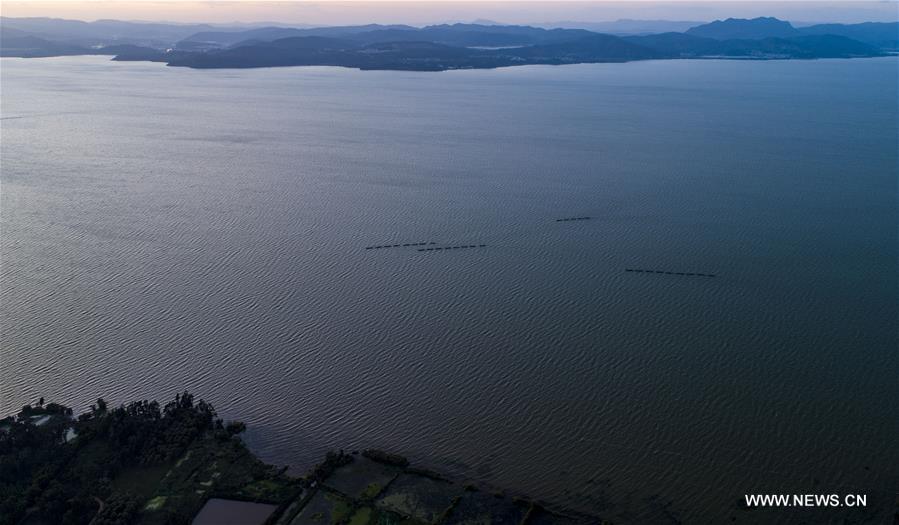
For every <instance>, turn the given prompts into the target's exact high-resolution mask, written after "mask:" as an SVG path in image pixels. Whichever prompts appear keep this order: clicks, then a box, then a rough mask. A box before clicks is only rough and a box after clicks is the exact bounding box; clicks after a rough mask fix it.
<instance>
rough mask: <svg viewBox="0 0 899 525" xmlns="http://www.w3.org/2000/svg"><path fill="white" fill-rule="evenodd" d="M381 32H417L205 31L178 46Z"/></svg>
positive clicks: (346, 28)
mask: <svg viewBox="0 0 899 525" xmlns="http://www.w3.org/2000/svg"><path fill="white" fill-rule="evenodd" d="M379 30H415V28H413V27H411V26H405V25H380V24H367V25H359V26H336V27H316V28H309V29H298V28H293V27H259V28H255V29H248V30H243V31H204V32H200V33H196V34H192V35H190V36H188V37H186V38H184V39H182V40H181V41H179V42H178V43H177V45H176V47H177V48H179V49H196V48H198V47H228V46H231V45H234V44H237V43H239V42H244V41H247V40H259V41H269V42H271V41H273V40H280V39H282V38H290V37H305V36H321V37H332V38H333V37H346V36H348V35H352V34H356V33H365V32H371V31H379Z"/></svg>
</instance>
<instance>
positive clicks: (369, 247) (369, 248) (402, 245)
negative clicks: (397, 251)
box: [365, 242, 436, 250]
mask: <svg viewBox="0 0 899 525" xmlns="http://www.w3.org/2000/svg"><path fill="white" fill-rule="evenodd" d="M428 244H436V243H433V242H408V243H406V244H385V245H384V246H366V247H365V249H366V250H377V249H379V248H402V247H404V246H427V245H428Z"/></svg>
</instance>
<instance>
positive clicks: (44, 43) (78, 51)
mask: <svg viewBox="0 0 899 525" xmlns="http://www.w3.org/2000/svg"><path fill="white" fill-rule="evenodd" d="M90 54H97V53H96V52H95V51H93V50H91V49H88V48H85V47H81V46H77V45H73V44H67V43H64V42H53V41H50V40H47V39H45V38H41V37H38V36H35V35H32V34H29V33H26V32H24V31H20V30H16V29H7V28H3V30H2V31H0V56H4V57H24V58H38V57H52V56H65V55H90Z"/></svg>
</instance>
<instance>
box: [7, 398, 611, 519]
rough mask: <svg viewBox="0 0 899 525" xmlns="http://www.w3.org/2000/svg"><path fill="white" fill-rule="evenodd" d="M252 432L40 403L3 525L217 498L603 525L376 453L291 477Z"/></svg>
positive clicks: (161, 509)
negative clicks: (265, 458)
mask: <svg viewBox="0 0 899 525" xmlns="http://www.w3.org/2000/svg"><path fill="white" fill-rule="evenodd" d="M245 429H246V426H245V425H244V424H243V423H239V422H228V423H226V422H224V421H222V419H220V418H218V417H217V415H216V412H215V410H214V409H213V408H212V406H211V405H209V404H208V403H206V402H204V401H195V400H194V397H193V396H192V395H191V394H189V393H187V392H185V393H183V394H179V395H177V396H176V397H175V399H174V400H173V401H171V402H169V403H167V404H165V405H164V406H161V405H159V403H157V402H155V401H138V402H133V403H129V404H127V405H122V406H118V407H110V406H109V405H108V404H107V403H106V402H105V401H104V400H103V399H98V400H97V402H96V404H94V405H92V406H91V407H90V409H89V410H88V411H87V412H85V413H83V414H80V415H78V416H77V417H73V415H72V410H71V409H69V408H67V407H65V406H62V405H59V404H56V403H48V404H44V400H43V399H41V400H40V401H39V402H38V403H37V404H35V405H33V406H32V405H26V406H24V407H23V408H22V410H21V411H20V412H19V413H18V414H17V415H16V416H12V417H7V418H5V419H2V420H0V525H126V524H136V525H179V524H182V525H185V524H188V523H191V522H192V521H193V519H194V517H195V516H197V515H198V513H199V512H200V510H201V509H202V508H203V506H204V505H205V504H206V503H207V502H208V501H209V500H211V499H213V498H221V499H226V500H231V503H238V504H239V502H252V503H266V504H269V505H273V507H271V508H273V509H274V510H273V511H271V512H272V513H271V514H270V515H269V516H268V518H264V519H265V525H297V524H304V523H305V524H310V525H392V524H396V525H399V524H403V525H426V524H430V525H454V524H462V523H481V522H485V523H509V524H514V525H530V524H537V523H558V524H570V525H576V524H581V523H583V524H586V523H599V521H598V520H596V519H594V518H591V517H589V516H584V515H578V514H571V513H566V514H557V513H554V512H551V511H547V510H545V509H544V508H543V507H542V506H541V505H539V504H537V503H535V502H531V501H529V500H522V499H518V498H507V497H505V496H504V495H502V494H495V495H494V494H490V493H487V492H481V491H479V490H478V489H477V488H476V487H475V486H473V485H461V484H456V483H453V482H452V481H451V480H449V479H448V478H446V477H444V476H443V475H441V474H439V473H437V472H433V471H430V470H426V469H422V468H416V467H413V466H410V465H409V461H408V460H407V459H406V458H404V457H403V456H399V455H396V454H392V453H389V452H384V451H381V450H375V449H367V450H364V451H363V452H362V453H361V455H360V454H359V453H357V452H353V453H352V454H347V453H344V452H343V451H339V452H330V453H328V454H327V456H326V457H325V460H324V461H323V462H322V463H321V464H319V465H317V466H316V467H315V468H313V469H312V470H311V471H310V472H309V473H308V474H307V475H306V476H305V477H303V478H293V477H289V476H287V475H285V473H284V471H285V469H286V467H285V469H276V468H275V467H272V466H270V465H266V464H264V463H262V462H261V461H259V460H258V459H257V458H256V457H255V456H253V455H252V454H251V453H250V452H249V451H248V450H247V448H246V447H245V446H244V444H243V442H242V441H241V440H240V439H239V438H238V437H237V436H238V435H239V434H240V433H242V432H243V431H244V430H245ZM234 509H235V507H233V506H232V507H231V510H229V512H239V511H238V510H234ZM213 519H214V518H213ZM255 523H259V522H258V521H257V522H255Z"/></svg>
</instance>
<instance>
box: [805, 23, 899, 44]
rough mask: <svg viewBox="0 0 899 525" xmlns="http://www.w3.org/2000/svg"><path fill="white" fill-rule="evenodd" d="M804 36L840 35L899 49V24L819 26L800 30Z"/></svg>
mask: <svg viewBox="0 0 899 525" xmlns="http://www.w3.org/2000/svg"><path fill="white" fill-rule="evenodd" d="M799 32H800V33H802V34H803V35H838V36H845V37H848V38H852V39H854V40H858V41H859V42H864V43H866V44H871V45H875V46H878V47H881V48H884V49H897V48H899V22H865V23H862V24H818V25H813V26H808V27H801V28H799Z"/></svg>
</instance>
